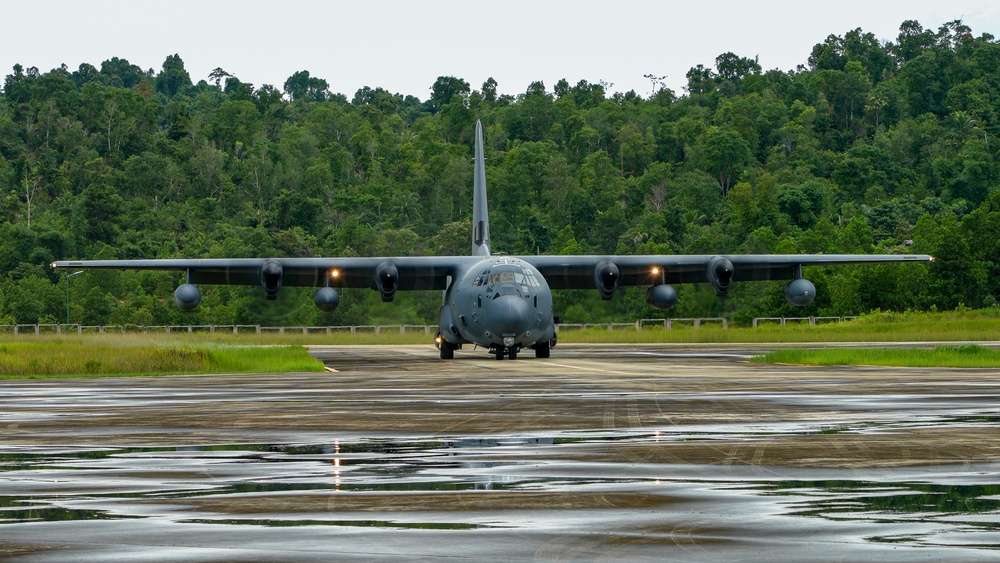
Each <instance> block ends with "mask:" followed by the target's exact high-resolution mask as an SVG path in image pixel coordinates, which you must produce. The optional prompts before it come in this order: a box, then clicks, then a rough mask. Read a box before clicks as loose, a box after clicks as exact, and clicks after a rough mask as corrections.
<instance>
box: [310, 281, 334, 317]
mask: <svg viewBox="0 0 1000 563" xmlns="http://www.w3.org/2000/svg"><path fill="white" fill-rule="evenodd" d="M313 303H315V304H316V308H317V309H319V310H320V311H323V312H324V313H332V312H334V311H336V310H337V305H340V293H338V292H337V290H336V289H333V288H332V287H321V288H319V291H317V292H316V295H315V297H313Z"/></svg>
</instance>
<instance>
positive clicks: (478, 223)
mask: <svg viewBox="0 0 1000 563" xmlns="http://www.w3.org/2000/svg"><path fill="white" fill-rule="evenodd" d="M472 255H473V256H489V255H490V213H489V210H488V209H487V207H486V163H485V162H484V159H483V124H482V123H481V122H480V121H478V120H477V121H476V167H475V173H474V178H473V181H472Z"/></svg>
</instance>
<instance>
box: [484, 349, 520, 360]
mask: <svg viewBox="0 0 1000 563" xmlns="http://www.w3.org/2000/svg"><path fill="white" fill-rule="evenodd" d="M490 352H491V353H492V354H493V356H494V357H495V358H496V359H498V360H502V359H503V358H504V356H507V357H508V358H510V359H512V360H516V359H517V352H518V347H517V346H510V347H506V346H495V347H493V348H491V349H490Z"/></svg>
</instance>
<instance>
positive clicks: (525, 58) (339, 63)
mask: <svg viewBox="0 0 1000 563" xmlns="http://www.w3.org/2000/svg"><path fill="white" fill-rule="evenodd" d="M2 13H3V19H4V25H3V31H2V32H0V75H3V76H6V75H7V74H10V72H11V67H12V66H13V65H14V64H15V63H20V64H22V65H23V66H24V67H26V68H27V67H31V66H36V67H38V68H39V70H41V71H42V72H46V71H48V70H50V69H52V68H54V67H57V66H59V65H60V64H63V63H65V64H66V65H67V66H68V67H69V69H70V70H71V71H72V70H76V69H77V68H78V67H79V65H80V63H84V62H87V63H90V64H92V65H94V66H95V67H98V68H100V66H101V62H102V61H104V60H106V59H109V58H111V57H120V58H124V59H128V60H129V62H131V63H133V64H135V65H138V66H140V67H142V68H143V69H149V68H153V69H156V70H157V71H159V70H160V68H161V66H162V64H163V61H164V59H165V58H166V57H167V55H170V54H173V53H177V54H179V55H180V56H181V59H183V60H184V63H185V67H186V68H187V70H188V72H189V73H190V74H191V78H192V80H194V81H195V82H197V81H198V80H200V79H207V77H208V73H209V72H210V71H211V70H212V69H214V68H216V67H222V68H223V69H225V70H226V71H228V72H230V73H232V74H234V75H236V76H237V77H238V78H239V79H240V80H242V81H244V82H250V83H253V84H254V85H255V86H260V85H262V84H273V85H275V86H277V87H278V88H279V89H280V88H281V87H282V85H283V84H284V82H285V80H286V79H287V78H288V77H289V76H291V75H292V74H293V73H294V72H297V71H299V70H308V71H309V72H310V74H312V75H313V76H317V77H319V78H323V79H325V80H327V81H328V82H329V83H330V90H331V91H333V92H340V93H343V94H345V95H346V96H347V97H348V98H351V97H353V95H354V92H355V91H356V90H357V89H359V88H361V87H362V86H371V87H373V88H374V87H382V88H385V89H386V90H389V91H391V92H399V93H402V94H412V95H414V96H417V97H419V98H420V99H421V100H426V99H427V98H428V97H429V94H430V87H431V85H432V84H433V83H434V81H435V80H436V79H437V77H438V76H442V75H451V76H457V77H459V78H462V79H465V80H466V81H468V82H469V83H470V84H471V86H472V87H473V88H474V89H479V88H480V86H481V85H482V83H483V82H484V81H485V80H486V79H487V78H488V77H490V76H492V77H494V78H495V79H496V80H497V82H498V83H499V88H498V89H499V91H500V93H505V94H513V95H516V94H519V93H522V92H524V91H525V90H526V89H527V87H528V84H530V83H531V82H532V81H535V80H542V81H543V82H544V83H545V86H546V88H547V89H548V90H549V91H551V90H552V87H553V85H554V84H555V82H556V81H557V80H559V79H560V78H566V79H567V80H569V82H570V84H575V83H576V82H577V81H579V80H581V79H584V80H588V81H590V82H598V81H602V80H603V81H606V82H610V83H612V84H613V87H612V88H611V90H612V91H628V90H631V89H634V90H635V91H636V92H637V93H639V94H640V95H643V96H646V95H648V94H649V93H650V91H651V89H652V86H651V84H650V82H649V80H647V79H645V78H643V75H645V74H654V75H660V76H662V75H667V76H668V78H667V80H666V82H667V85H668V86H669V87H671V88H672V89H673V90H674V91H675V93H677V94H682V93H683V86H684V84H685V83H686V80H685V78H684V75H685V73H687V71H688V69H690V68H691V67H693V66H695V65H698V64H703V65H705V66H706V67H711V66H713V65H714V61H715V57H716V56H717V55H719V54H721V53H724V52H726V51H732V52H734V53H736V54H737V55H740V56H744V57H754V56H759V58H760V64H761V66H762V67H763V68H764V69H765V70H767V69H772V68H779V69H782V70H790V69H794V68H795V66H796V65H799V64H806V61H807V59H808V57H809V53H810V50H811V49H812V46H813V45H814V44H816V43H820V42H822V41H823V40H824V39H825V38H826V36H827V35H830V34H835V35H841V36H842V35H843V34H844V33H845V32H847V31H849V30H851V29H854V28H857V27H860V28H862V29H863V30H864V31H866V32H871V33H874V34H875V36H876V37H878V38H880V39H883V40H894V39H895V37H896V35H897V33H898V30H899V24H900V23H902V22H903V21H904V20H907V19H915V20H917V21H919V22H920V23H921V24H922V25H923V26H924V27H925V28H931V29H934V30H936V29H937V28H938V27H939V26H940V25H941V24H942V23H944V22H946V21H951V20H954V19H962V20H963V21H964V22H965V23H966V24H967V25H969V26H970V27H971V28H972V30H973V33H975V35H977V36H978V35H980V34H982V33H991V34H993V35H995V36H997V37H1000V2H998V1H997V0H948V1H942V0H910V1H895V0H893V1H885V2H883V1H879V0H841V1H839V2H836V3H832V2H823V3H809V2H805V1H802V0H799V1H788V0H777V1H767V0H758V1H756V2H750V1H746V0H718V1H711V0H702V1H700V2H692V1H690V0H688V1H685V2H677V1H673V0H660V1H656V0H604V1H595V0H576V1H562V0H558V1H556V0H549V1H546V0H527V1H526V0H506V1H502V2H475V1H464V2H458V1H453V0H410V1H402V0H392V1H381V2H379V1H373V0H369V1H364V0H361V1H357V0H355V1H353V2H335V1H318V0H308V1H297V0H269V1H260V0H241V1H230V0H225V1H219V0H200V1H191V0H166V1H164V2H157V3H155V4H154V3H151V2H142V1H140V0H129V1H119V0H86V1H80V0H74V1H55V0H32V1H31V2H16V3H5V5H4V7H3V11H2Z"/></svg>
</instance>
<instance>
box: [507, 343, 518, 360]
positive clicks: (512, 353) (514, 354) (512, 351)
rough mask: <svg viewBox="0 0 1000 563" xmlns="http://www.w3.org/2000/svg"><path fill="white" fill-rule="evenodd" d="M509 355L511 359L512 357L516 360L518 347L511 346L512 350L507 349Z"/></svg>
mask: <svg viewBox="0 0 1000 563" xmlns="http://www.w3.org/2000/svg"><path fill="white" fill-rule="evenodd" d="M507 356H508V357H509V358H510V359H512V360H516V359H517V348H515V347H513V346H511V348H510V350H508V351H507Z"/></svg>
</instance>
